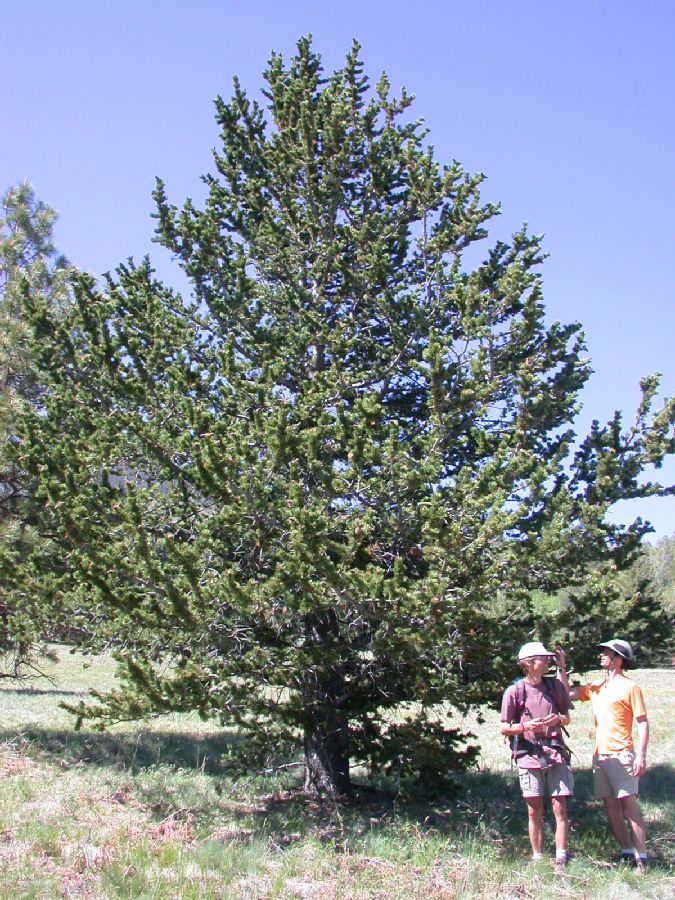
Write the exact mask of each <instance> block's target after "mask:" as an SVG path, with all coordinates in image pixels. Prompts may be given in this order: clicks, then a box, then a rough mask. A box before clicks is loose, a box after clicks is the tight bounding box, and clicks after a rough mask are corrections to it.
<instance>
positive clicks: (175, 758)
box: [0, 728, 241, 776]
mask: <svg viewBox="0 0 675 900" xmlns="http://www.w3.org/2000/svg"><path fill="white" fill-rule="evenodd" d="M16 741H19V742H20V743H21V744H23V745H30V746H31V747H32V749H33V751H34V752H36V753H37V754H38V755H39V756H42V757H46V758H48V759H52V758H54V757H58V758H59V759H60V760H63V761H64V762H66V763H67V764H69V765H77V764H88V765H92V766H113V767H116V768H120V769H125V770H128V771H129V772H130V773H134V772H138V771H140V770H142V769H149V768H151V767H153V766H173V767H175V768H177V769H189V770H192V771H195V770H199V771H201V772H203V773H205V774H209V775H220V776H224V775H225V772H226V766H225V764H224V762H223V757H224V755H225V754H226V753H227V751H228V749H231V748H233V747H234V746H236V745H238V744H240V743H241V738H240V737H239V736H238V735H235V734H232V733H231V732H225V731H223V732H217V733H213V734H204V733H197V732H195V733H191V732H184V731H181V732H178V731H176V732H174V731H151V730H149V729H143V730H140V731H138V732H137V733H136V734H129V733H125V734H115V733H114V732H112V733H111V732H85V731H73V730H72V729H67V728H63V729H52V728H21V729H6V730H3V731H0V742H1V743H4V742H16Z"/></svg>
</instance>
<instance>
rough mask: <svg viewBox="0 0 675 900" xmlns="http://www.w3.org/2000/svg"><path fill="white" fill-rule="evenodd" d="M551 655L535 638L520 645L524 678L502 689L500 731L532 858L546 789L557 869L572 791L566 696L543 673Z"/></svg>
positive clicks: (538, 846) (538, 850)
mask: <svg viewBox="0 0 675 900" xmlns="http://www.w3.org/2000/svg"><path fill="white" fill-rule="evenodd" d="M554 658H555V656H554V654H553V653H550V652H549V651H548V650H547V649H546V648H545V647H544V645H543V644H541V643H540V642H539V641H531V642H530V643H527V644H524V645H523V646H522V647H521V648H520V651H519V653H518V662H519V663H520V666H521V668H522V670H523V675H524V677H523V678H522V679H518V680H517V681H516V682H514V683H513V684H512V685H510V686H509V687H508V688H507V690H506V691H505V693H504V697H503V699H502V711H501V724H500V730H501V733H502V734H504V735H507V736H508V737H509V738H510V740H511V747H512V752H513V757H514V759H515V761H516V765H517V766H518V777H519V780H520V787H521V790H522V792H523V798H524V799H525V804H526V806H527V817H528V833H529V837H530V844H531V845H532V858H533V860H540V859H542V855H543V851H544V797H545V796H546V795H547V794H548V795H549V796H550V798H551V809H552V811H553V816H554V818H555V846H556V863H555V870H556V872H557V873H561V872H562V871H564V867H565V865H566V863H567V856H568V854H567V846H568V840H569V822H568V819H567V797H570V796H571V795H572V794H573V793H574V778H573V776H572V772H571V770H570V767H569V755H568V753H567V748H566V747H565V744H564V741H563V737H562V730H561V729H562V726H564V725H568V724H569V721H570V717H569V707H570V704H569V697H568V694H567V691H566V690H565V688H564V686H563V685H562V684H561V683H560V682H559V681H558V680H557V679H556V678H549V677H545V672H546V671H547V670H548V668H549V666H550V665H551V663H552V662H553V661H554Z"/></svg>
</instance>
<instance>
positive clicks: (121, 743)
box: [0, 648, 675, 900]
mask: <svg viewBox="0 0 675 900" xmlns="http://www.w3.org/2000/svg"><path fill="white" fill-rule="evenodd" d="M58 656H59V661H58V662H56V663H53V664H51V663H50V664H48V666H47V667H46V668H47V669H48V674H49V675H50V676H51V677H52V679H53V680H52V681H46V680H35V681H33V682H30V683H22V684H13V683H10V682H3V683H1V684H0V692H1V695H2V696H1V705H0V900H4V898H7V900H10V898H11V900H17V898H30V897H35V898H40V900H48V898H62V897H79V898H89V900H94V898H106V900H108V898H117V897H120V898H122V897H129V898H148V900H150V898H153V900H154V898H157V900H160V898H163V900H169V898H171V900H173V898H181V900H183V898H195V900H206V898H213V900H215V898H232V900H263V898H264V900H275V898H278V900H283V898H288V900H290V898H313V900H367V898H382V900H383V898H386V900H415V898H425V900H435V898H439V900H443V898H477V897H486V898H487V897H535V896H546V897H574V898H577V897H579V898H603V900H606V898H631V897H634V898H642V897H652V898H666V897H668V898H669V897H671V896H673V894H674V893H675V769H674V768H673V760H674V759H675V721H674V719H675V717H674V715H673V713H674V712H675V708H674V706H673V696H675V671H673V670H658V671H657V670H651V671H650V670H642V671H638V672H636V673H635V674H634V677H635V678H636V680H637V681H638V683H640V684H641V685H642V687H643V689H644V692H645V696H646V699H647V704H648V710H649V714H650V724H651V733H652V739H651V742H650V752H649V770H648V772H647V774H646V775H645V777H644V779H643V783H642V796H641V808H642V811H643V814H644V815H645V819H646V821H647V826H648V837H649V844H650V851H651V852H652V853H653V855H654V858H655V862H654V865H653V866H652V868H651V870H650V871H649V872H648V874H647V875H646V876H645V877H642V878H640V877H639V876H637V875H636V874H634V873H633V872H632V871H627V872H626V871H621V870H620V869H618V868H616V867H610V866H608V865H607V860H608V859H609V857H610V856H611V854H612V853H613V852H614V850H615V847H614V844H613V842H612V839H611V838H610V837H609V836H608V834H607V831H606V827H605V821H604V815H603V811H602V809H601V808H600V806H599V805H598V804H597V803H595V802H594V801H593V800H592V799H591V784H590V774H589V771H588V765H589V761H590V755H591V749H592V729H591V719H590V710H589V709H588V707H587V706H585V705H581V704H577V706H576V708H575V710H574V714H573V722H572V726H571V729H570V743H571V745H572V747H573V749H574V752H575V755H576V759H575V760H574V768H575V776H576V782H577V790H576V797H575V798H574V800H573V801H571V803H570V819H571V823H572V837H571V846H572V850H573V852H574V858H573V860H572V862H571V864H570V866H569V867H568V873H567V875H566V876H565V877H564V878H563V879H559V880H558V881H555V880H554V878H553V875H552V868H551V862H550V859H549V860H546V861H545V862H544V863H542V864H539V865H532V864H531V863H530V862H529V845H528V841H527V835H526V828H525V811H524V806H523V802H522V798H521V797H520V794H519V791H518V789H517V784H516V778H515V774H514V773H513V772H512V771H511V767H510V761H509V754H508V749H507V747H506V745H505V743H504V741H503V739H502V738H501V736H500V735H499V734H498V728H497V719H498V716H497V714H496V713H495V712H493V711H486V713H485V721H484V722H478V721H477V720H476V718H465V719H464V720H463V722H462V724H463V725H464V726H465V727H466V728H467V729H468V730H470V731H472V732H474V734H476V735H477V738H478V740H479V742H480V745H481V748H482V751H481V759H480V766H479V769H478V770H477V771H474V772H469V773H466V774H465V775H462V776H461V777H459V778H458V785H457V790H456V791H455V792H454V794H452V795H448V794H438V795H431V794H429V793H427V794H422V793H416V794H414V795H412V796H406V797H404V796H402V795H396V794H395V793H394V792H393V791H392V789H391V788H392V786H391V785H387V784H386V783H383V784H382V785H381V786H380V787H381V789H380V790H379V791H367V792H366V791H364V792H362V795H361V797H360V799H358V800H355V801H353V802H350V803H348V804H340V805H338V806H336V805H335V804H323V805H322V804H319V803H317V802H315V801H313V800H311V799H309V798H306V797H304V796H303V795H302V794H301V792H300V791H299V790H298V782H297V779H298V773H297V771H294V770H291V771H290V772H286V773H285V774H284V775H283V776H279V777H274V778H271V777H268V778H251V779H249V780H248V781H245V782H232V781H231V780H230V779H229V778H228V776H227V772H226V770H225V768H224V767H223V764H222V758H223V754H224V753H225V751H226V748H227V746H228V742H231V741H233V740H236V736H235V735H232V734H228V733H224V732H222V731H220V730H218V729H217V728H215V727H214V726H213V725H208V724H204V723H202V722H200V721H199V719H197V718H196V717H195V716H189V715H186V716H175V715H174V716H165V717H162V718H159V719H157V720H154V721H153V722H152V723H145V724H143V725H142V726H139V725H136V726H125V727H119V728H116V729H113V730H112V731H110V732H109V733H105V734H99V733H95V732H92V731H88V730H86V729H83V730H82V731H80V732H75V731H74V729H73V720H72V718H71V717H70V716H69V714H68V713H66V712H65V711H64V710H62V709H61V708H60V707H59V703H60V702H62V701H67V702H72V701H74V700H75V701H76V700H77V699H78V698H79V697H86V695H87V691H88V690H89V688H91V687H96V688H98V689H104V688H106V687H107V686H109V685H110V684H112V683H113V680H114V673H113V669H112V665H111V663H110V661H108V660H97V661H96V662H95V663H94V664H93V665H88V666H87V667H85V664H84V660H83V658H82V657H81V656H79V655H78V654H70V653H69V652H68V651H67V650H66V649H64V648H60V649H59V650H58ZM357 780H358V779H357ZM552 844H553V836H552V829H551V827H550V818H549V819H548V828H547V852H548V853H549V854H551V855H552V851H553V847H552Z"/></svg>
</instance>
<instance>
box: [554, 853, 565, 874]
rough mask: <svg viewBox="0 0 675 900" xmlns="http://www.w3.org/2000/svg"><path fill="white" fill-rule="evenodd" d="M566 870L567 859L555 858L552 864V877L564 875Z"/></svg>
mask: <svg viewBox="0 0 675 900" xmlns="http://www.w3.org/2000/svg"><path fill="white" fill-rule="evenodd" d="M566 868H567V859H562V858H560V859H558V858H557V857H556V860H555V862H554V863H553V874H554V875H564V874H565V869H566Z"/></svg>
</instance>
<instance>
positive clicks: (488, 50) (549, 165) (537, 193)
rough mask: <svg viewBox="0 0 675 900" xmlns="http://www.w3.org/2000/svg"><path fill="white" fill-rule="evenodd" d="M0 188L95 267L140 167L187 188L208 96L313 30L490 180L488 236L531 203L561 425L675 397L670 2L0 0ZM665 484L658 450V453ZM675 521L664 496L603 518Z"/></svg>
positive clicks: (657, 524) (251, 82)
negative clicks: (574, 341) (566, 412)
mask: <svg viewBox="0 0 675 900" xmlns="http://www.w3.org/2000/svg"><path fill="white" fill-rule="evenodd" d="M1 23H2V69H3V77H2V81H1V84H0V123H1V124H2V127H3V137H2V140H1V141H0V189H1V190H4V189H5V188H6V187H8V186H9V185H10V184H11V183H14V182H18V181H23V180H24V179H28V180H29V181H30V182H31V183H32V184H33V185H34V187H35V188H36V190H37V193H38V195H39V197H40V198H41V199H43V200H45V201H46V202H47V203H49V204H51V205H52V206H54V207H55V208H56V209H57V210H58V212H59V215H60V219H59V223H58V226H57V229H56V239H57V242H58V245H59V248H60V249H61V250H62V251H63V252H65V253H66V254H67V255H68V256H69V257H70V258H71V260H72V261H73V262H74V263H76V264H77V265H79V266H81V267H83V268H85V269H88V270H89V271H91V272H94V273H97V274H98V273H101V272H103V271H106V270H109V269H112V268H114V267H115V266H116V265H117V264H118V263H119V262H120V261H122V260H123V259H125V258H126V257H128V256H132V255H133V256H135V257H139V256H141V255H142V254H144V253H146V252H148V251H150V252H151V255H152V257H153V261H154V262H155V263H156V264H157V268H158V270H159V272H160V274H162V276H163V277H165V278H166V279H167V280H169V281H171V280H173V282H174V283H175V284H178V283H179V282H178V279H177V278H174V276H173V275H172V272H173V269H172V268H171V266H170V265H169V264H168V261H167V260H166V259H165V258H164V257H162V251H160V249H159V248H157V247H156V246H154V245H152V244H151V236H152V229H153V224H152V221H151V220H150V218H149V215H150V212H151V211H152V201H151V198H150V191H151V190H152V187H153V184H154V177H155V175H160V176H161V177H162V178H164V179H165V181H166V182H167V189H168V192H169V196H170V198H171V200H172V201H173V202H176V203H180V202H182V200H183V199H184V198H185V196H186V195H191V196H193V197H195V198H199V197H200V195H201V186H200V182H199V176H200V175H201V174H202V173H204V172H206V171H209V170H210V169H211V159H210V150H211V148H212V147H213V146H215V144H216V143H217V128H216V125H215V122H214V119H213V105H212V99H213V98H214V97H215V96H216V95H217V94H222V95H224V96H229V94H230V88H231V84H232V76H233V75H235V74H236V75H238V76H239V77H240V79H241V82H242V84H243V85H244V86H245V87H246V88H247V89H248V90H249V92H250V93H252V94H257V91H258V90H259V87H260V84H261V75H260V73H261V72H262V70H263V69H264V67H265V63H266V61H267V59H268V57H269V53H270V51H272V50H277V51H281V52H282V53H283V54H284V55H285V56H288V55H290V54H291V53H292V51H293V48H294V45H295V42H296V40H297V39H298V37H300V36H301V35H305V34H308V33H310V32H311V33H312V34H313V35H314V41H315V47H316V49H318V50H319V51H320V52H321V53H322V55H323V58H324V63H325V66H326V68H327V69H329V70H332V69H333V68H335V67H337V66H339V65H340V64H341V62H342V60H343V59H344V56H345V54H346V52H347V50H348V49H349V47H350V45H351V41H352V39H353V38H357V39H358V40H359V41H360V42H361V44H362V45H363V50H362V55H363V58H364V60H365V64H366V70H367V72H368V73H369V74H370V75H371V78H373V79H376V78H377V76H378V75H379V73H380V72H381V71H382V70H386V71H387V72H388V73H389V76H390V79H391V82H392V86H393V87H394V88H395V89H397V88H400V87H401V86H403V85H405V87H406V88H407V89H408V90H410V91H412V92H413V93H415V94H416V97H417V100H416V104H415V107H414V109H415V111H416V113H417V114H418V115H421V116H423V117H424V118H425V120H426V122H427V124H428V126H429V128H430V130H431V134H430V140H431V142H432V143H433V144H434V145H435V147H436V151H437V156H438V157H439V158H440V159H441V160H442V161H447V162H449V161H450V160H451V159H453V158H456V159H458V160H459V161H460V162H461V163H462V164H463V165H464V166H465V167H466V168H467V169H469V170H471V171H482V172H484V173H485V174H486V175H487V176H488V180H487V182H486V185H485V188H484V193H483V196H484V199H486V200H491V201H501V203H502V208H503V214H502V216H501V217H500V219H499V220H498V222H497V223H496V226H495V228H494V231H493V236H494V237H495V238H497V237H505V236H508V235H509V234H511V233H512V232H513V231H514V230H515V229H516V228H518V227H519V226H520V224H521V223H522V222H523V221H527V222H528V223H529V225H530V228H531V229H532V230H533V231H535V232H540V233H543V234H545V236H546V237H545V244H546V247H547V249H548V251H549V252H550V258H549V260H548V261H547V262H546V264H545V266H544V269H543V272H544V296H545V300H546V305H547V309H548V312H549V316H550V318H551V319H560V320H562V321H572V320H579V321H581V322H582V323H583V325H584V327H585V331H586V336H587V343H588V347H589V355H590V357H591V359H592V361H593V367H594V370H595V375H594V377H593V379H592V381H591V383H590V385H589V387H588V388H587V390H586V391H585V393H584V397H583V402H584V409H583V411H582V414H581V416H580V418H579V421H578V428H579V430H580V431H586V430H587V428H588V426H589V424H590V422H591V421H592V419H594V418H597V419H600V420H602V421H605V420H606V419H607V418H609V417H610V416H611V415H612V413H613V411H614V410H615V409H621V410H623V411H624V413H625V417H626V422H627V423H629V422H630V421H631V420H632V415H633V412H634V410H635V407H636V404H637V400H638V396H639V390H638V382H639V379H640V377H641V376H642V375H646V374H648V373H651V372H654V371H659V372H661V373H662V374H663V392H664V394H669V395H672V394H675V371H674V366H673V349H672V348H673V345H674V344H675V340H674V339H675V296H674V295H675V290H674V277H673V267H674V260H673V256H674V252H673V251H674V247H673V237H674V235H675V228H674V227H673V226H674V218H675V167H674V162H675V160H674V150H675V102H674V101H675V53H674V52H673V48H674V47H675V4H674V3H672V0H671V2H669V0H649V2H645V3H639V2H637V0H634V2H629V0H593V2H588V0H566V2H563V0H558V2H541V0H511V2H509V0H427V2H425V3H409V2H403V0H371V2H369V0H359V2H354V0H341V2H339V3H325V4H324V3H321V2H320V0H314V2H308V0H298V2H293V0H287V2H283V0H277V2H273V0H258V2H256V0H248V2H242V0H239V2H229V0H219V2H218V0H203V2H200V0H193V2H192V3H189V4H188V3H187V2H173V0H135V2H130V0H115V2H110V3H104V2H94V0H88V2H84V0H59V2H57V0H50V2H49V0H22V2H21V3H9V2H6V3H5V4H4V9H3V12H2V17H1ZM664 475H665V477H666V479H669V480H670V481H671V482H673V481H675V464H672V463H671V464H669V465H668V467H667V469H664ZM637 515H642V516H643V518H647V519H649V520H650V521H651V522H652V524H653V525H654V528H655V530H656V534H655V535H654V536H653V537H652V538H651V539H652V540H655V539H657V538H658V537H661V536H663V535H667V534H672V533H674V532H675V498H673V497H668V498H664V499H662V500H655V501H649V502H639V503H631V504H623V505H620V506H619V507H617V508H615V510H614V512H613V516H614V518H616V519H617V520H618V521H623V522H628V521H631V520H632V519H633V518H634V517H635V516H637Z"/></svg>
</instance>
